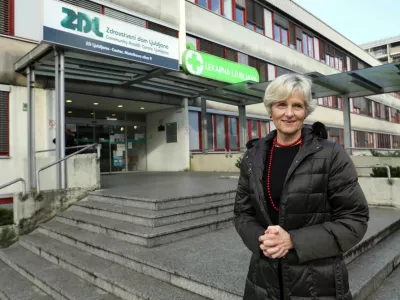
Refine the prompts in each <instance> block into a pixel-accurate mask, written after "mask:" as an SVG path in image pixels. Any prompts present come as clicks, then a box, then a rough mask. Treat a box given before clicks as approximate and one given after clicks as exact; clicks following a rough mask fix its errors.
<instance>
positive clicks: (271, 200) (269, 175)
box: [267, 136, 303, 211]
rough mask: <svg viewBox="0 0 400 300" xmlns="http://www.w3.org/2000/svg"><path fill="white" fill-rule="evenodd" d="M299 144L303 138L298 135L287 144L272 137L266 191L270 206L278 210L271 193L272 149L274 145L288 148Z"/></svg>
mask: <svg viewBox="0 0 400 300" xmlns="http://www.w3.org/2000/svg"><path fill="white" fill-rule="evenodd" d="M297 144H300V148H301V146H302V144H303V138H302V137H301V136H300V137H299V138H298V139H297V140H295V141H294V142H293V143H291V144H288V145H282V144H279V143H278V139H277V138H274V140H273V144H272V147H271V154H270V156H269V164H268V173H267V191H268V198H269V201H270V202H271V205H272V207H273V208H274V209H275V210H276V211H279V208H278V207H276V205H275V203H274V200H273V199H272V195H271V167H272V157H273V155H274V149H275V147H276V146H278V147H282V148H288V147H293V146H294V145H297Z"/></svg>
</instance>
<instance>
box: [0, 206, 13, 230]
mask: <svg viewBox="0 0 400 300" xmlns="http://www.w3.org/2000/svg"><path fill="white" fill-rule="evenodd" d="M12 224H14V213H13V210H12V209H5V208H0V226H4V225H12Z"/></svg>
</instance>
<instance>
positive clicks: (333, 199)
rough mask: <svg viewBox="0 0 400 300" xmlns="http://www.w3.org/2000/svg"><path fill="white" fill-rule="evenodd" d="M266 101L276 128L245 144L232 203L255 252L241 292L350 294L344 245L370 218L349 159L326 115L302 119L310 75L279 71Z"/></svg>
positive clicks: (327, 298)
mask: <svg viewBox="0 0 400 300" xmlns="http://www.w3.org/2000/svg"><path fill="white" fill-rule="evenodd" d="M264 104H265V107H266V108H267V111H268V113H269V114H270V115H271V118H272V120H273V122H274V124H275V127H276V130H274V131H272V132H271V133H270V134H269V135H268V136H267V137H265V138H263V139H260V140H258V141H255V142H253V143H252V144H253V145H248V148H251V149H249V150H248V151H247V152H246V154H245V155H244V158H243V161H242V163H241V168H240V178H239V182H238V188H237V194H236V200H235V208H234V211H235V227H236V230H237V231H238V233H239V235H240V236H241V238H242V240H243V242H244V244H245V245H246V246H247V247H248V248H249V250H250V251H252V252H253V255H252V258H251V260H250V266H249V272H248V275H247V280H246V288H245V291H244V299H249V300H258V299H260V300H261V299H263V300H277V299H281V300H286V299H302V300H307V299H310V300H311V299H312V300H317V299H321V300H322V299H323V300H333V299H341V300H349V299H352V296H351V293H350V291H349V283H348V274H347V269H346V266H345V263H344V261H343V253H344V252H346V251H347V250H349V249H350V248H352V247H353V246H355V245H356V244H357V243H358V242H359V241H360V240H361V239H362V237H363V236H364V234H365V232H366V230H367V222H368V218H369V211H368V205H367V202H366V200H365V196H364V194H363V192H362V190H361V188H360V186H359V184H358V181H357V173H356V171H355V167H354V165H353V163H352V160H351V159H350V157H349V156H348V155H347V154H346V152H345V151H344V150H343V148H342V146H341V145H340V144H338V143H335V142H331V141H328V140H327V139H326V138H327V133H326V129H325V126H324V125H323V124H322V123H315V124H314V125H313V126H312V127H308V126H303V122H304V119H305V118H306V117H307V116H308V115H309V114H310V113H311V112H312V111H313V110H314V108H315V103H314V102H313V100H312V96H311V81H310V80H309V79H308V78H306V77H304V76H302V75H297V74H286V75H283V76H280V77H278V78H276V79H275V80H274V81H273V82H272V83H271V84H270V85H269V86H268V88H267V90H266V92H265V97H264Z"/></svg>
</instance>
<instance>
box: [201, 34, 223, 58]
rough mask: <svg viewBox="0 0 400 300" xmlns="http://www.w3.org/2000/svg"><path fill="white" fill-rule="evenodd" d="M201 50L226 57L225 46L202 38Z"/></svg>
mask: <svg viewBox="0 0 400 300" xmlns="http://www.w3.org/2000/svg"><path fill="white" fill-rule="evenodd" d="M199 50H200V51H202V52H207V53H209V54H212V55H215V56H218V57H221V58H224V47H222V46H221V45H218V44H216V43H213V42H210V41H207V40H204V39H200V49H199Z"/></svg>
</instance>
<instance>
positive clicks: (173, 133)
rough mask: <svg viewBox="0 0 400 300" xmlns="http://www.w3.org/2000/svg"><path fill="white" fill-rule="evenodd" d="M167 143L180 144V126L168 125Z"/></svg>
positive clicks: (175, 124)
mask: <svg viewBox="0 0 400 300" xmlns="http://www.w3.org/2000/svg"><path fill="white" fill-rule="evenodd" d="M166 132H167V143H177V142H178V124H177V123H176V122H174V123H167V131H166Z"/></svg>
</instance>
